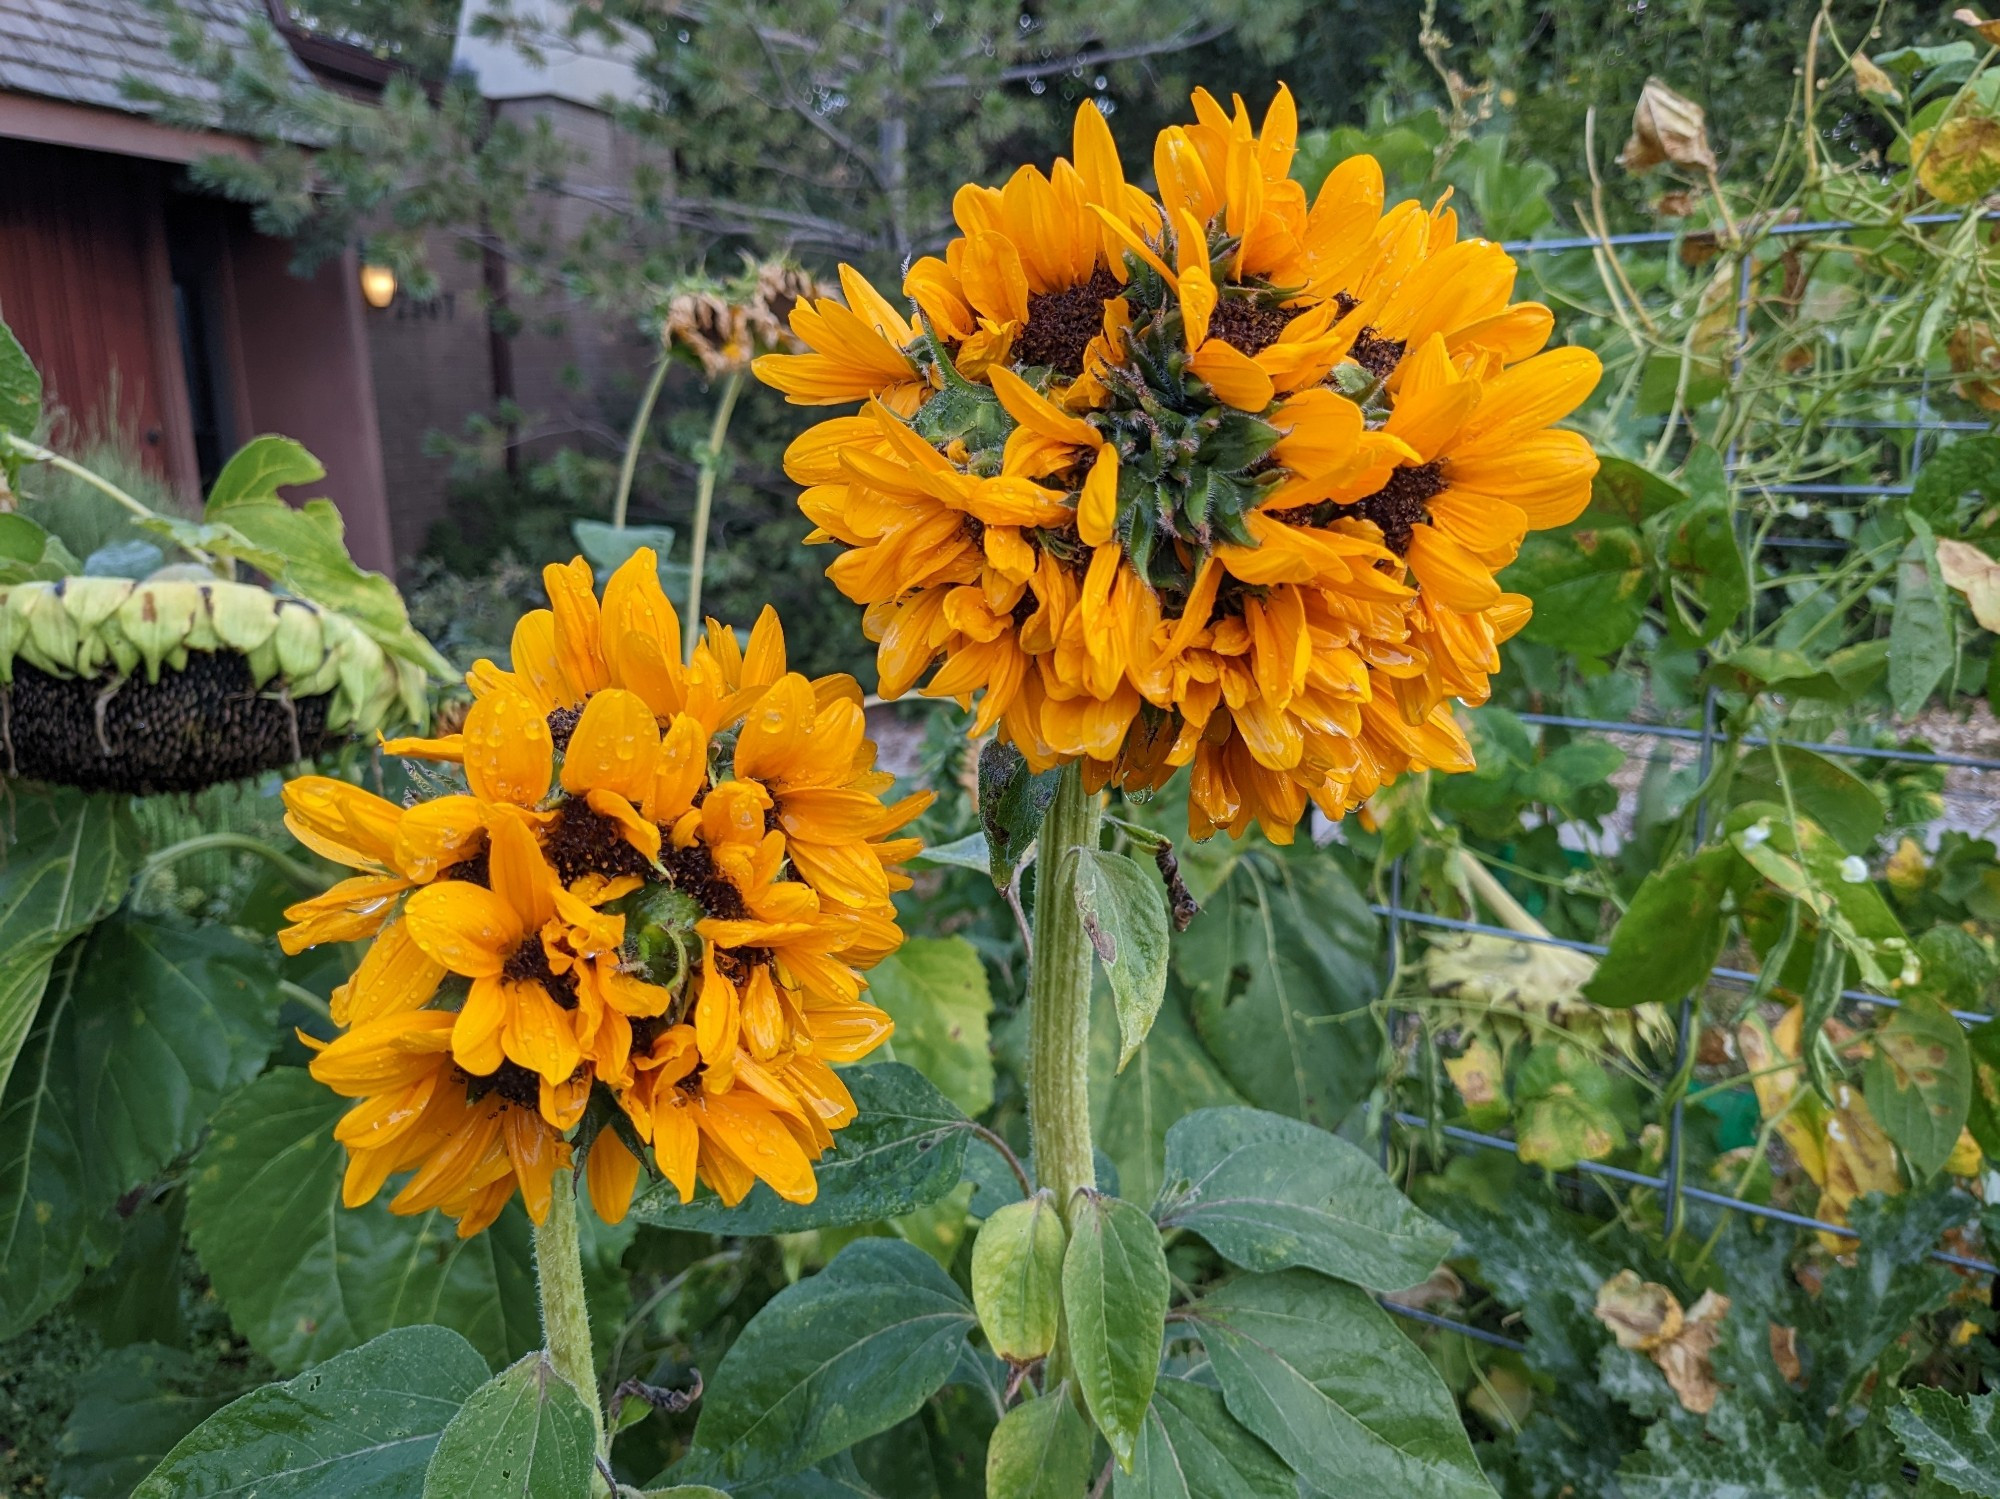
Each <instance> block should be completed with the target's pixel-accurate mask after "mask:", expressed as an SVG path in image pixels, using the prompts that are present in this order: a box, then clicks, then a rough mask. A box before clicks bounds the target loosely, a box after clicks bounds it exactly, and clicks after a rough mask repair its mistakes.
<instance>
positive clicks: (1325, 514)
mask: <svg viewBox="0 0 2000 1499" xmlns="http://www.w3.org/2000/svg"><path fill="white" fill-rule="evenodd" d="M1444 491H1445V477H1444V464H1443V463H1442V462H1440V461H1439V460H1437V459H1432V460H1431V461H1430V462H1429V463H1425V464H1421V465H1419V466H1417V467H1415V468H1399V469H1394V470H1392V471H1391V472H1390V474H1389V482H1388V483H1386V484H1384V485H1383V486H1382V487H1381V488H1380V489H1378V490H1376V491H1375V493H1373V494H1371V495H1369V496H1368V497H1367V498H1365V499H1361V500H1357V501H1355V502H1354V503H1353V504H1352V505H1336V504H1333V503H1332V502H1331V501H1323V502H1322V503H1320V504H1317V505H1300V506H1297V507H1295V508H1293V509H1291V510H1278V511H1274V512H1272V515H1271V518H1272V519H1273V520H1276V521H1281V522H1283V523H1284V524H1286V525H1288V526H1326V525H1331V524H1332V523H1333V522H1334V521H1336V520H1365V521H1373V522H1374V523H1375V525H1376V526H1377V527H1378V528H1380V530H1381V532H1382V544H1383V545H1384V546H1386V547H1387V548H1388V549H1389V550H1390V551H1392V552H1394V553H1395V554H1396V555H1397V556H1398V557H1401V556H1405V555H1407V554H1408V552H1409V550H1410V532H1411V529H1412V528H1413V527H1415V526H1418V525H1422V524H1423V523H1425V522H1427V521H1429V520H1430V518H1431V512H1430V502H1431V501H1432V500H1434V499H1436V498H1437V497H1438V496H1439V495H1441V494H1443V493H1444Z"/></svg>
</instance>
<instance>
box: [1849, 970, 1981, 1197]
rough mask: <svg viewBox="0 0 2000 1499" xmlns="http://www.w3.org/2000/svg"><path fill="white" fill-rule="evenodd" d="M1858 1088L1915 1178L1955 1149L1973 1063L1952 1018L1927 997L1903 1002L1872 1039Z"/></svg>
mask: <svg viewBox="0 0 2000 1499" xmlns="http://www.w3.org/2000/svg"><path fill="white" fill-rule="evenodd" d="M1863 1087H1864V1091H1865V1093H1866V1095H1867V1098H1868V1108H1869V1111H1870V1112H1871V1113H1872V1114H1874V1116H1875V1119H1876V1122H1877V1123H1879V1124H1880V1125H1881V1126H1882V1128H1883V1129H1884V1130H1886V1131H1887V1132H1888V1135H1889V1138H1890V1139H1892V1140H1894V1141H1895V1142H1896V1147H1897V1149H1899V1150H1901V1151H1902V1152H1903V1155H1904V1157H1905V1158H1906V1159H1907V1160H1908V1161H1909V1163H1910V1165H1911V1166H1912V1167H1914V1168H1915V1169H1916V1171H1917V1173H1918V1174H1919V1175H1920V1176H1930V1175H1933V1174H1934V1173H1936V1172H1937V1171H1938V1170H1939V1169H1940V1168H1941V1167H1942V1166H1943V1165H1944V1163H1945V1161H1946V1160H1947V1159H1949V1157H1950V1156H1951V1152H1952V1149H1953V1147H1955V1146H1956V1145H1957V1144H1958V1137H1959V1133H1960V1131H1962V1130H1963V1129H1964V1128H1965V1121H1966V1116H1967V1113H1968V1112H1969V1110H1970V1109H1971V1107H1972V1056H1971V1053H1970V1052H1969V1051H1968V1050H1967V1048H1966V1044H1965V1032H1964V1030H1962V1029H1961V1028H1960V1026H1959V1023H1958V1022H1957V1021H1956V1020H1954V1019H1952V1017H1951V1012H1950V1011H1949V1010H1947V1009H1946V1008H1945V1007H1944V1006H1943V1005H1942V1004H1940V1003H1939V1002H1938V1001H1937V1000H1935V999H1933V998H1932V997H1931V996H1930V995H1928V994H1922V993H1915V994H1908V995H1905V996H1904V998H1903V1004H1902V1008H1900V1009H1898V1010H1896V1011H1895V1012H1894V1013H1893V1014H1891V1015H1890V1016H1889V1018H1888V1019H1887V1020H1886V1021H1885V1022H1883V1024H1882V1025H1881V1026H1880V1027H1878V1028H1877V1030H1876V1032H1875V1050H1874V1052H1873V1053H1872V1054H1871V1055H1870V1056H1869V1058H1868V1067H1867V1070H1866V1072H1865V1073H1864V1074H1863Z"/></svg>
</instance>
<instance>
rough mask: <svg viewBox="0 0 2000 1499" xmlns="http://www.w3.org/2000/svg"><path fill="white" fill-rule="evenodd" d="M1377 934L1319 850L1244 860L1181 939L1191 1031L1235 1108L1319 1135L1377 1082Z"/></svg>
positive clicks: (1179, 958)
mask: <svg viewBox="0 0 2000 1499" xmlns="http://www.w3.org/2000/svg"><path fill="white" fill-rule="evenodd" d="M1379 947H1380V931H1379V928H1378V926H1377V924H1376V921H1375V918H1374V916H1373V915H1371V914H1370V913H1369V910H1368V907H1367V906H1366V905H1365V904H1364V903H1363V901H1362V899H1361V897H1360V895H1358V894H1357V893H1356V892H1355V889H1354V887H1353V886H1352V885H1350V884H1349V883H1348V882H1347V878H1346V876H1345V875H1343V874H1342V873H1341V872H1340V870H1339V868H1338V867H1337V866H1336V865H1335V864H1334V863H1333V861H1332V860H1331V859H1330V858H1329V857H1327V856H1326V855H1324V854H1321V853H1319V852H1318V851H1317V850H1301V851H1300V852H1299V853H1297V854H1294V855H1292V856H1289V857H1285V858H1277V857H1256V856H1252V857H1249V858H1245V859H1244V860H1243V862H1242V863H1241V864H1239V865H1238V866H1237V867H1236V870H1235V872H1234V873H1232V874H1231V875H1230V877H1229V881H1228V883H1227V884H1225V885H1224V886H1223V887H1222V889H1221V890H1220V891H1218V892H1217V894H1216V896H1215V898H1214V899H1213V900H1212V901H1211V902H1210V904H1209V907H1208V909H1207V911H1205V912H1204V913H1203V914H1202V915H1201V916H1200V917H1198V918H1196V920H1195V924H1194V925H1193V926H1192V927H1190V928H1189V929H1188V932H1187V934H1186V935H1185V936H1184V937H1182V939H1181V941H1180V943H1179V946H1178V950H1177V952H1176V954H1175V967H1176V969H1177V971H1178V972H1179V974H1180V977H1181V979H1182V981H1183V982H1184V983H1186V984H1187V985H1188V987H1189V988H1190V989H1191V990H1192V991H1193V1002H1192V1004H1191V1005H1190V1009H1191V1011H1192V1014H1193V1018H1194V1025H1195V1029H1196V1031H1197V1032H1199V1034H1200V1036H1201V1039H1202V1043H1203V1044H1204V1045H1205V1046H1206V1047H1207V1048H1208V1051H1209V1054H1210V1055H1211V1056H1213V1057H1214V1058H1215V1061H1216V1063H1217V1065H1218V1066H1219V1067H1220V1068H1221V1069H1222V1073H1223V1075H1224V1076H1225V1077H1227V1078H1228V1079H1229V1082H1230V1083H1231V1085H1232V1086H1234V1087H1235V1088H1236V1090H1237V1091H1238V1092H1239V1093H1241V1094H1242V1095H1243V1096H1244V1097H1245V1098H1250V1099H1255V1100H1256V1101H1257V1102H1258V1103H1260V1104H1265V1105H1268V1106H1269V1107H1270V1108H1273V1109H1275V1110H1277V1111H1278V1112H1279V1113H1282V1114H1290V1115H1292V1116H1293V1117H1295V1118H1299V1119H1305V1120H1309V1121H1310V1122H1312V1123H1314V1124H1318V1125H1323V1126H1325V1127H1327V1128H1329V1129H1331V1128H1333V1127H1335V1126H1337V1125H1339V1124H1340V1123H1341V1122H1342V1121H1343V1120H1345V1119H1346V1118H1347V1116H1348V1115H1349V1114H1351V1113H1352V1112H1353V1111H1354V1109H1355V1108H1356V1106H1357V1105H1359V1104H1360V1103H1361V1102H1362V1100H1364V1099H1365V1098H1366V1097H1367V1096H1368V1093H1369V1090H1370V1089H1371V1088H1373V1087H1374V1085H1375V1080H1376V1078H1377V1076H1378V1075H1379V1072H1380V1065H1381V1056H1380V1043H1379V1039H1378V1034H1377V1031H1376V1028H1375V1026H1374V1024H1373V1023H1372V1022H1371V1021H1370V1020H1369V1019H1368V1018H1367V1010H1368V1006H1369V1005H1370V1004H1372V1003H1373V1002H1374V999H1375V996H1376V995H1377V994H1378V993H1380V992H1381V987H1382V986H1381V976H1380V974H1379V973H1378V971H1377V970H1376V966H1375V963H1376V957H1377V953H1378V951H1379Z"/></svg>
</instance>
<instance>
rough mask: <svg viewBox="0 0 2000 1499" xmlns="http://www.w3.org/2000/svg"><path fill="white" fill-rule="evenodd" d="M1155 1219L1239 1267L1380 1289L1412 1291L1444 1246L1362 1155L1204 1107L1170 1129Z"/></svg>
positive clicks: (1289, 1126)
mask: <svg viewBox="0 0 2000 1499" xmlns="http://www.w3.org/2000/svg"><path fill="white" fill-rule="evenodd" d="M1156 1211H1157V1213H1158V1216H1159V1220H1160V1227H1161V1229H1162V1230H1167V1229H1175V1228H1185V1229H1191V1230H1193V1231H1194V1232H1195V1233H1197V1234H1200V1235H1201V1236H1202V1238H1204V1239H1206V1240H1207V1241H1208V1242H1209V1245H1210V1247H1212V1248H1213V1249H1214V1250H1215V1251H1216V1253H1218V1254H1220V1255H1221V1256H1222V1257H1223V1258H1224V1259H1226V1260H1229V1261H1230V1262H1231V1263H1232V1264H1237V1265H1241V1266H1242V1267H1243V1268H1244V1269H1246V1270H1259V1271H1269V1270H1283V1269H1287V1268H1290V1267H1291V1266H1294V1265H1303V1266H1306V1267H1307V1268H1309V1269H1313V1270H1318V1271H1321V1272H1323V1273H1325V1274H1327V1275H1332V1276H1336V1277H1338V1278H1339V1279H1341V1280H1349V1281H1353V1282H1354V1283H1355V1284H1357V1285H1363V1286H1369V1287H1372V1288H1373V1289H1375V1290H1378V1291H1394V1290H1400V1289H1401V1288H1403V1287H1404V1286H1413V1285H1415V1284H1417V1283H1418V1282H1419V1281H1421V1280H1422V1279H1423V1278H1424V1277H1425V1276H1427V1275H1429V1274H1430V1273H1431V1272H1432V1271H1433V1270H1435V1269H1436V1268H1437V1266H1438V1261H1439V1260H1441V1259H1443V1258H1444V1257H1445V1255H1446V1254H1447V1253H1448V1252H1449V1251H1450V1249H1451V1245H1452V1233H1451V1230H1450V1229H1448V1228H1445V1227H1444V1226H1443V1225H1441V1224H1439V1223H1436V1222H1434V1221H1432V1220H1431V1219H1430V1218H1427V1217H1425V1216H1424V1214H1422V1213H1421V1212H1419V1211H1418V1210H1417V1208H1416V1205H1415V1204H1414V1203H1412V1202H1411V1201H1410V1200H1409V1199H1408V1198H1407V1197H1405V1196H1404V1195H1403V1194H1402V1193H1401V1192H1398V1191H1397V1190H1396V1188H1395V1186H1394V1185H1393V1184H1392V1183H1391V1182H1390V1180H1389V1178H1388V1177H1386V1176H1384V1175H1383V1174H1382V1170H1381V1168H1380V1167H1379V1166H1377V1165H1376V1164H1375V1162H1374V1161H1372V1160H1370V1159H1369V1158H1368V1156H1367V1155H1366V1154H1365V1153H1364V1152H1363V1151H1361V1150H1358V1149H1356V1148H1355V1147H1354V1146H1353V1145H1351V1144H1349V1143H1348V1142H1347V1141H1345V1140H1343V1139H1341V1138H1340V1137H1339V1136H1338V1135H1333V1134H1329V1133H1327V1131H1325V1130H1323V1129H1317V1128H1315V1127H1314V1126H1312V1125H1310V1124H1304V1123H1301V1122H1300V1121H1298V1120H1296V1119H1286V1118H1284V1117H1283V1116H1282V1115H1279V1114H1271V1113H1266V1112H1265V1111H1264V1110H1262V1109H1246V1108H1233V1109H1203V1110H1202V1111H1201V1112H1200V1113H1198V1114H1190V1115H1189V1116H1188V1117H1187V1118H1185V1119H1182V1120H1181V1121H1179V1122H1178V1123H1177V1124H1175V1125H1174V1127H1173V1128H1172V1129H1170V1130H1168V1131H1167V1166H1166V1187H1165V1189H1164V1191H1163V1193H1162V1196H1161V1199H1160V1204H1159V1207H1158V1208H1157V1210H1156Z"/></svg>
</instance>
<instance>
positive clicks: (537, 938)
mask: <svg viewBox="0 0 2000 1499" xmlns="http://www.w3.org/2000/svg"><path fill="white" fill-rule="evenodd" d="M500 977H501V978H503V979H505V980H506V981H507V982H508V983H511V984H540V985H541V986H542V989H543V991H544V992H546V993H547V995H548V996H549V998H550V999H552V1000H554V1001H555V1002H556V1004H557V1005H558V1006H559V1007H560V1008H562V1009H565V1010H574V1009H575V1008H576V975H575V974H574V973H557V972H556V971H555V970H554V969H553V968H551V967H549V955H548V951H547V949H545V948H544V947H543V946H542V938H541V934H540V933H532V934H530V935H529V937H528V939H527V941H525V942H523V943H522V944H521V945H520V946H519V947H517V948H515V949H514V951H513V952H512V953H511V954H510V955H509V956H508V958H507V961H506V962H505V963H504V964H502V965H501V968H500Z"/></svg>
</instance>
